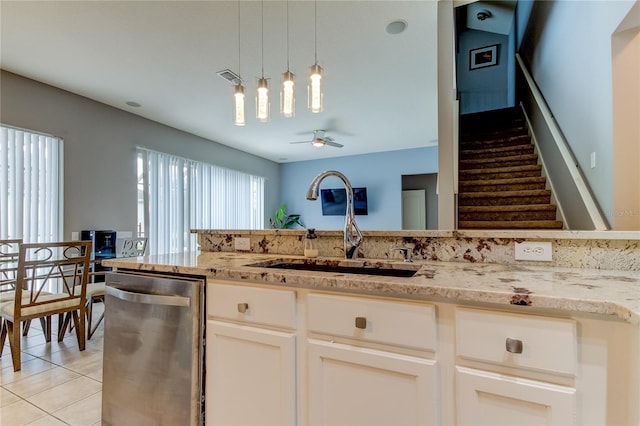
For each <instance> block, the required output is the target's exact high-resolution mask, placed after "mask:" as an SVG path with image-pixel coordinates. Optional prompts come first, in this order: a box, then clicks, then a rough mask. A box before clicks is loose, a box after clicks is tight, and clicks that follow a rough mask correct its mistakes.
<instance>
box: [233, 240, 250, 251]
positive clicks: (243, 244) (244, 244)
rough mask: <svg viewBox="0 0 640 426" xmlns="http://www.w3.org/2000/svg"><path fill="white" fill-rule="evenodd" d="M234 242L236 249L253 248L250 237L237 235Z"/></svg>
mask: <svg viewBox="0 0 640 426" xmlns="http://www.w3.org/2000/svg"><path fill="white" fill-rule="evenodd" d="M233 242H234V244H235V248H236V250H251V240H250V239H249V238H240V237H236V238H234V239H233Z"/></svg>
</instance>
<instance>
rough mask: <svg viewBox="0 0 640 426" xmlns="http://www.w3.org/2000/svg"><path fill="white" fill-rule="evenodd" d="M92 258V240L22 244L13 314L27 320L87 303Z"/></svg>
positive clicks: (76, 307)
mask: <svg viewBox="0 0 640 426" xmlns="http://www.w3.org/2000/svg"><path fill="white" fill-rule="evenodd" d="M90 260H91V241H71V242H58V243H25V244H21V245H20V254H19V257H18V271H17V275H16V296H15V304H14V312H13V316H14V317H15V318H19V319H20V320H26V319H31V318H37V317H42V316H43V313H44V312H51V313H63V312H69V311H73V310H76V309H79V308H81V307H84V305H85V296H86V289H87V277H88V272H89V266H90ZM81 312H84V310H82V311H81Z"/></svg>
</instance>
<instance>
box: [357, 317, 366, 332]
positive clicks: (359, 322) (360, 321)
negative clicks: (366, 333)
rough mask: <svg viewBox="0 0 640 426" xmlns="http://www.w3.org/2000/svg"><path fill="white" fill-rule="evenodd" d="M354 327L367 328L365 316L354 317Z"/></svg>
mask: <svg viewBox="0 0 640 426" xmlns="http://www.w3.org/2000/svg"><path fill="white" fill-rule="evenodd" d="M356 328H360V329H362V330H364V329H365V328H367V318H365V317H356Z"/></svg>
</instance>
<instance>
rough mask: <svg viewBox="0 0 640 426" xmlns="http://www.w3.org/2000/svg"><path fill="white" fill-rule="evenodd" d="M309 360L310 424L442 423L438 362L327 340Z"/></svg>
mask: <svg viewBox="0 0 640 426" xmlns="http://www.w3.org/2000/svg"><path fill="white" fill-rule="evenodd" d="M308 356H309V374H308V380H309V386H308V398H309V424H312V425H435V424H437V423H438V422H437V419H438V393H437V381H436V377H437V372H436V363H435V361H433V360H429V359H424V358H419V357H414V356H406V355H401V354H397V353H394V352H387V351H380V350H374V349H368V348H362V347H357V346H351V345H345V344H338V343H331V342H326V341H321V340H311V341H309V344H308Z"/></svg>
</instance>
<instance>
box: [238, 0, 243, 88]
mask: <svg viewBox="0 0 640 426" xmlns="http://www.w3.org/2000/svg"><path fill="white" fill-rule="evenodd" d="M241 75H242V73H241V72H240V0H238V78H239V79H240V81H239V82H238V84H242V77H241Z"/></svg>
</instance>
